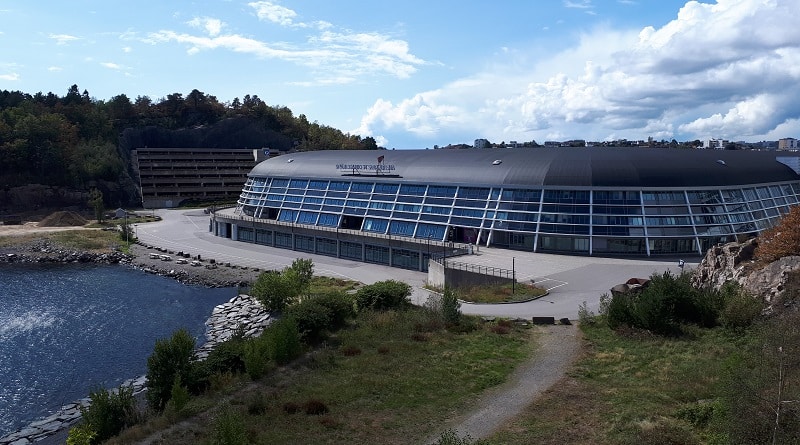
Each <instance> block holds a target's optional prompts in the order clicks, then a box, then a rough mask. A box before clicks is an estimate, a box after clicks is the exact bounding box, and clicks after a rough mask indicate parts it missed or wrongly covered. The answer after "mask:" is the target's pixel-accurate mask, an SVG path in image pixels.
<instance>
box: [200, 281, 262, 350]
mask: <svg viewBox="0 0 800 445" xmlns="http://www.w3.org/2000/svg"><path fill="white" fill-rule="evenodd" d="M271 322H272V318H271V317H270V313H269V312H268V311H267V309H266V308H265V307H264V305H263V304H261V302H260V301H258V300H257V299H256V298H254V297H251V296H250V295H245V294H240V295H237V296H235V297H233V298H231V300H230V301H228V302H227V303H223V304H220V305H219V306H217V307H215V308H214V310H213V311H212V312H211V317H209V318H208V320H207V321H206V343H205V344H204V345H203V346H201V347H200V348H198V350H197V352H196V357H197V359H198V360H204V359H205V358H206V357H208V353H209V352H211V350H212V349H214V348H215V347H216V346H217V345H218V344H220V343H222V342H224V341H226V340H229V339H230V338H231V337H233V336H234V335H235V334H236V333H237V332H241V333H242V334H243V335H244V337H245V338H249V337H255V336H258V335H260V334H261V333H262V332H263V331H264V329H266V327H267V326H269V324H270V323H271Z"/></svg>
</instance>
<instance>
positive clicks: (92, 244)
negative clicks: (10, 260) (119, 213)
mask: <svg viewBox="0 0 800 445" xmlns="http://www.w3.org/2000/svg"><path fill="white" fill-rule="evenodd" d="M42 239H45V240H48V241H50V242H52V243H53V244H56V245H59V246H61V247H63V248H65V249H75V250H87V251H97V250H110V248H111V246H112V245H118V244H120V239H119V234H118V233H117V232H108V231H102V230H64V231H59V232H41V233H31V234H26V235H14V236H4V237H0V246H13V245H19V244H25V243H29V242H33V241H36V240H42Z"/></svg>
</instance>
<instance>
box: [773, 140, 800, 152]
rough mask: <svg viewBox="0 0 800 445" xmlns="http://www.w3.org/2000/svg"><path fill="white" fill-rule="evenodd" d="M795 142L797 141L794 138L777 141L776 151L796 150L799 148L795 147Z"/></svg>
mask: <svg viewBox="0 0 800 445" xmlns="http://www.w3.org/2000/svg"><path fill="white" fill-rule="evenodd" d="M797 142H798V140H797V139H795V138H783V139H778V150H797V149H798V148H800V147H798V146H797Z"/></svg>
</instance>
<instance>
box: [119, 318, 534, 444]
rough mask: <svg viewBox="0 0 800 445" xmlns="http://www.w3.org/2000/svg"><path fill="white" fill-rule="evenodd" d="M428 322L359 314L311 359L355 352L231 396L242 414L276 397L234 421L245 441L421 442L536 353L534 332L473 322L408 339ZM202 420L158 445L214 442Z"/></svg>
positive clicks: (303, 364)
mask: <svg viewBox="0 0 800 445" xmlns="http://www.w3.org/2000/svg"><path fill="white" fill-rule="evenodd" d="M431 316H432V315H431V314H430V313H429V312H428V311H426V310H424V309H422V308H411V309H409V310H404V311H383V312H379V313H374V312H368V311H367V312H362V313H361V314H359V316H358V317H357V318H356V320H355V321H354V322H353V323H352V325H351V326H349V327H348V328H347V329H344V330H342V331H339V332H338V333H337V339H336V340H337V344H336V345H330V346H324V345H323V346H322V347H321V348H322V349H321V350H318V351H315V352H314V353H312V356H316V355H320V354H324V353H326V351H329V353H330V354H331V356H339V357H341V352H340V347H341V345H358V348H359V349H360V350H361V353H360V354H356V355H352V356H349V357H347V358H346V359H337V360H332V361H330V362H326V363H327V364H326V366H317V365H316V364H315V363H316V360H313V359H309V358H306V359H301V360H300V361H299V362H295V363H293V364H290V365H288V366H286V367H282V368H277V369H276V370H275V371H273V372H272V373H270V374H268V375H267V376H265V377H264V378H263V379H262V380H259V381H258V382H250V383H249V384H248V385H247V389H246V390H242V392H239V393H236V394H233V395H229V396H228V398H230V399H232V400H243V401H248V400H250V403H247V402H245V403H247V405H246V406H245V407H242V408H243V409H248V408H249V405H251V404H252V403H253V402H252V399H248V394H251V393H252V392H254V391H258V392H260V393H271V394H275V397H269V398H266V399H264V400H263V401H262V400H259V402H258V403H257V405H258V411H259V412H261V411H262V409H263V410H264V411H263V412H264V414H263V415H257V416H252V415H244V416H241V417H240V419H241V421H242V422H243V423H244V428H245V430H246V431H247V437H248V439H249V440H250V442H251V443H270V444H293V443H308V444H315V443H325V444H334V445H335V444H352V443H381V444H407V443H422V442H423V441H424V440H425V439H426V438H428V437H430V435H431V434H434V433H435V432H436V431H438V430H439V429H440V428H441V426H442V425H443V424H445V423H446V422H447V421H448V420H451V419H452V417H453V415H454V414H455V413H458V412H462V411H463V410H467V409H469V407H470V406H471V403H472V402H474V400H475V398H476V397H478V396H479V395H480V393H481V392H482V391H484V390H485V389H487V388H489V387H492V386H494V385H498V384H500V383H502V382H503V381H505V380H506V379H507V377H508V375H509V374H510V373H511V372H512V371H513V370H514V368H515V367H516V366H517V365H518V364H519V363H520V362H521V361H523V360H525V359H526V358H528V357H529V355H530V354H531V352H532V351H533V350H534V347H533V346H534V345H533V342H532V335H533V333H534V332H535V331H534V330H531V329H522V328H516V327H515V328H513V329H512V330H511V332H509V334H508V335H503V336H499V335H496V334H494V333H492V332H490V331H489V330H488V328H486V327H485V326H484V325H483V324H480V323H478V322H476V326H478V328H477V329H475V330H474V331H471V332H468V333H453V332H450V331H448V330H446V329H444V328H442V329H440V330H438V331H434V332H428V333H426V335H427V336H428V339H427V341H425V342H416V341H414V340H412V339H411V336H412V334H413V333H414V332H415V326H417V325H420V324H422V325H426V324H427V322H426V320H427V319H428V318H429V317H431ZM379 350H383V351H386V352H388V351H391V353H390V354H387V353H381V352H379ZM204 397H212V396H210V395H209V396H204ZM310 400H317V401H321V403H322V405H324V407H325V408H327V412H324V410H323V411H317V415H297V414H302V413H306V412H307V408H308V406H307V405H308V404H307V403H306V402H307V401H310ZM262 403H263V404H264V405H266V407H264V405H262ZM290 413H295V414H291V415H290ZM203 416H204V415H203V414H201V415H199V416H197V417H196V418H195V421H193V422H192V425H193V426H194V428H195V430H193V431H196V432H197V433H196V434H192V435H190V436H189V437H191V439H185V438H184V436H183V433H184V431H183V430H181V429H179V428H174V429H172V430H170V431H168V432H163V433H160V437H162V439H161V440H163V441H164V442H161V443H171V444H175V445H181V444H187V445H188V444H190V443H192V444H194V443H206V441H207V440H208V439H211V438H212V437H213V436H214V432H213V430H212V428H211V426H213V422H203V421H202V419H203V418H204V417H203ZM198 419H199V420H198ZM264 419H269V421H268V422H265V420H264ZM123 434H124V433H123ZM120 439H121V440H120V441H119V443H128V442H127V440H126V439H125V438H124V437H122V438H120Z"/></svg>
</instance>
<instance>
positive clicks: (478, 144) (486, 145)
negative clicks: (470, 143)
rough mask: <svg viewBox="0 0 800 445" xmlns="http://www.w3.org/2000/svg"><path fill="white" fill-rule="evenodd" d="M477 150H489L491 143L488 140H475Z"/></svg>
mask: <svg viewBox="0 0 800 445" xmlns="http://www.w3.org/2000/svg"><path fill="white" fill-rule="evenodd" d="M474 146H475V148H489V147H490V146H491V143H490V142H489V140H488V139H475V144H474Z"/></svg>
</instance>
